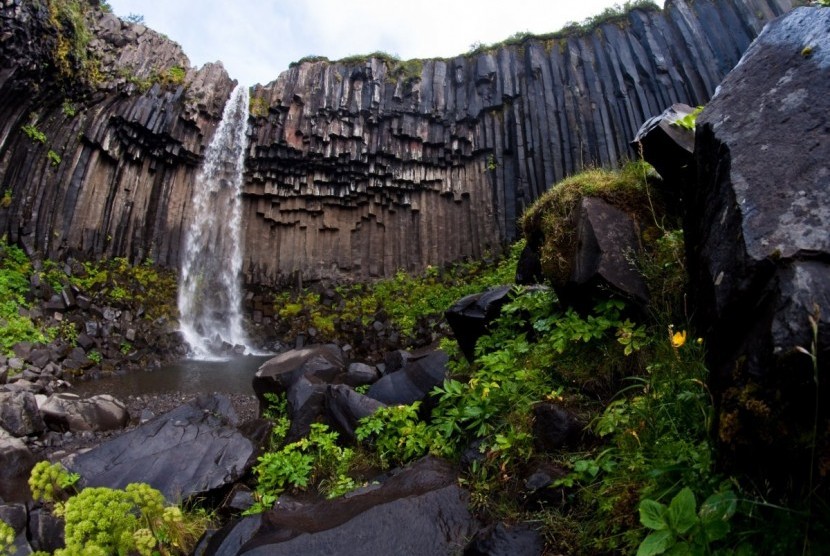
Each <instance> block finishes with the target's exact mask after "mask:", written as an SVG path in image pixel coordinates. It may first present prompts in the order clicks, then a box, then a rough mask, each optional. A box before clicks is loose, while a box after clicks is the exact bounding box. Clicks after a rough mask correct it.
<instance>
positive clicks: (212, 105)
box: [0, 0, 793, 307]
mask: <svg viewBox="0 0 830 556" xmlns="http://www.w3.org/2000/svg"><path fill="white" fill-rule="evenodd" d="M90 4H94V3H83V4H82V5H83V6H87V5H90ZM792 4H793V2H791V0H695V1H694V2H691V1H688V0H672V1H669V2H667V5H666V8H665V10H664V11H656V10H652V9H643V8H638V9H634V10H633V11H631V13H629V14H628V15H627V16H625V17H622V18H620V19H618V20H615V21H608V22H606V23H603V24H600V25H598V26H597V27H596V28H594V29H592V30H588V31H585V32H580V33H573V34H571V35H569V36H562V37H548V38H528V39H526V40H523V41H521V42H520V43H513V44H506V45H504V46H502V47H499V48H493V49H485V50H483V51H480V52H477V53H475V54H461V55H458V56H455V57H452V58H448V59H440V60H418V61H415V60H413V61H409V62H396V61H391V60H383V59H380V58H371V57H367V58H366V59H364V60H357V61H348V62H328V61H317V62H304V63H299V64H296V65H294V66H293V67H291V68H290V69H288V70H287V71H285V72H283V73H282V74H281V75H279V77H278V78H277V79H275V80H274V81H273V82H271V83H269V84H268V85H265V86H256V87H254V89H253V95H252V96H253V104H252V106H253V109H252V110H251V146H250V148H249V149H248V156H247V160H246V164H245V167H246V176H245V191H244V196H243V204H244V208H243V210H244V213H245V214H244V217H243V221H244V222H245V224H246V230H245V234H244V236H245V238H246V239H245V242H246V245H245V246H244V252H245V253H246V257H245V267H244V269H243V272H244V274H245V277H246V279H247V281H248V282H250V283H263V284H274V283H277V282H288V281H289V280H291V279H292V278H296V277H300V278H302V279H308V278H321V277H331V278H336V277H338V276H341V275H343V274H347V275H349V276H352V277H359V278H366V277H373V276H388V275H391V274H393V273H394V272H396V271H397V270H398V269H401V268H403V269H406V270H417V269H422V268H424V267H425V266H426V265H427V264H443V263H445V262H448V261H452V260H458V259H460V258H463V257H465V256H472V257H476V256H479V255H481V254H483V253H484V252H486V251H487V250H493V249H497V248H499V247H500V246H501V245H502V243H503V241H504V240H509V239H512V238H513V237H514V236H515V231H516V226H515V222H516V218H517V217H518V215H520V214H521V213H522V211H523V209H524V208H526V207H527V206H528V205H529V203H531V202H532V201H533V200H534V199H536V198H538V197H539V195H540V194H541V193H542V192H544V191H545V190H547V189H548V188H549V187H550V185H551V184H552V183H555V182H557V181H559V180H561V179H562V178H563V177H565V176H567V175H571V174H573V173H574V172H576V171H578V170H579V169H581V168H583V167H584V166H595V165H601V166H610V165H616V163H617V162H618V161H620V160H622V159H625V158H628V157H629V156H631V155H632V154H633V153H632V152H631V151H630V147H629V146H628V140H629V139H630V138H631V137H633V136H634V133H635V132H636V130H637V128H638V127H639V125H640V123H642V122H643V121H644V120H645V119H646V118H648V117H651V116H653V115H655V114H657V113H659V112H660V111H661V110H662V109H663V108H664V107H666V106H669V105H671V104H672V103H675V102H684V103H686V104H690V105H697V104H703V103H705V102H706V100H707V99H708V98H709V97H710V96H711V94H712V93H713V91H714V88H715V86H716V85H717V83H718V82H719V81H720V80H721V79H722V78H723V76H724V75H725V74H726V73H727V72H728V71H729V70H730V69H731V68H732V67H733V66H734V65H735V64H736V63H737V62H738V60H739V58H740V56H741V53H742V52H743V51H744V50H745V49H746V48H747V46H748V45H749V43H750V42H751V40H752V39H753V38H754V37H755V36H756V35H757V34H758V33H759V32H760V30H761V28H762V27H763V25H764V24H765V23H766V22H767V21H769V20H771V19H773V18H774V17H776V16H778V15H780V14H781V13H783V12H785V11H787V10H789V9H791V7H792ZM0 21H2V23H3V31H4V34H3V40H2V42H1V43H0V60H3V64H4V66H3V67H4V69H3V72H2V74H0V122H4V123H5V127H4V131H5V132H4V133H2V134H0V137H2V141H0V191H10V192H11V204H10V206H9V207H6V208H0V233H6V234H8V237H9V239H10V241H12V242H18V243H21V244H23V245H25V246H26V247H27V249H28V250H29V251H30V252H32V253H34V252H36V251H40V252H42V253H44V254H46V255H47V256H49V257H51V258H56V257H64V258H65V257H70V256H74V257H81V258H96V259H97V258H101V257H103V256H107V257H112V256H125V257H128V258H129V259H130V260H133V261H139V260H143V259H145V258H146V257H147V256H150V255H152V257H153V259H154V260H156V261H157V262H158V263H159V264H162V265H165V266H174V267H175V266H176V265H177V263H178V262H179V258H180V246H181V231H182V224H183V222H184V221H186V218H187V217H188V214H189V212H190V211H189V204H188V194H189V192H190V191H191V189H192V188H193V180H194V179H195V175H196V172H195V171H194V169H195V167H196V166H197V165H198V164H199V162H200V159H201V156H202V152H203V150H204V147H205V145H206V144H207V143H208V142H209V141H210V139H211V138H212V136H213V133H214V130H215V126H216V123H217V120H218V118H219V115H220V114H221V113H222V105H223V104H224V103H225V102H226V100H227V98H228V95H229V93H230V90H231V88H232V86H233V83H232V81H231V80H230V78H229V77H228V75H227V74H226V72H225V71H224V69H223V68H222V67H221V65H218V64H207V65H206V66H204V67H203V68H201V69H200V70H198V71H197V70H196V69H194V68H191V67H190V63H189V61H188V60H187V58H186V57H185V56H184V53H183V52H182V51H181V48H180V47H179V46H178V45H177V44H175V43H173V42H172V41H169V40H167V39H166V38H165V37H163V36H161V35H159V34H158V33H155V32H154V31H152V30H150V29H146V28H144V27H137V26H132V25H130V24H128V23H126V22H123V21H120V20H117V18H114V17H113V16H112V15H111V14H105V13H103V12H101V11H100V10H93V11H91V12H90V13H89V15H88V17H87V18H86V21H85V26H86V27H87V28H88V29H89V31H90V32H91V34H92V36H93V40H92V41H90V51H89V55H90V57H91V58H92V59H94V60H96V62H98V63H99V65H97V66H96V67H97V68H98V69H99V72H98V73H99V75H100V82H98V83H96V84H94V85H91V84H89V83H87V82H85V81H84V79H83V75H84V72H83V71H82V70H83V68H81V67H80V64H74V63H68V66H69V67H66V68H57V67H56V64H55V61H54V59H53V58H54V53H55V52H56V51H57V44H56V41H57V37H58V32H57V30H56V29H55V27H54V23H52V20H51V19H50V17H49V12H48V10H47V9H46V7H45V4H44V3H36V2H6V3H5V4H3V5H2V7H1V8H0ZM67 62H72V60H67ZM173 68H180V69H182V70H184V73H185V76H184V80H183V82H182V83H181V84H180V85H179V84H176V83H173V82H171V80H167V79H164V78H163V76H169V75H170V74H171V70H172V69H173ZM59 70H64V72H63V73H64V74H65V73H67V72H68V73H69V76H67V75H64V74H61V73H60V71H59ZM63 100H67V101H68V105H67V104H65V103H63V102H62V101H63ZM63 106H68V107H70V108H72V107H74V110H73V109H70V110H65V109H64V108H63ZM73 112H74V115H70V114H72V113H73ZM30 118H31V119H30ZM24 125H34V126H35V127H36V128H37V129H38V130H39V131H40V132H42V133H44V134H45V135H46V137H47V138H48V140H47V141H46V142H45V143H39V142H34V141H32V139H30V138H29V137H28V136H27V135H26V134H25V133H23V132H22V131H21V127H22V126H24ZM49 151H54V152H55V153H58V154H59V155H60V159H61V160H60V162H59V163H57V164H56V165H52V163H50V160H49V158H47V154H48V153H49ZM448 238H451V240H450V241H448ZM58 297H59V299H58V300H56V303H58V304H59V306H60V307H65V306H66V303H67V301H70V300H64V299H63V298H62V297H61V296H58ZM76 303H79V304H80V300H79V299H77V298H76Z"/></svg>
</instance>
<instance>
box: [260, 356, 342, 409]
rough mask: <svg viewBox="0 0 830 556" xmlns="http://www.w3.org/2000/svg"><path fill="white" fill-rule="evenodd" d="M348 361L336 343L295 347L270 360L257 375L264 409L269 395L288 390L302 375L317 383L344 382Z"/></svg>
mask: <svg viewBox="0 0 830 556" xmlns="http://www.w3.org/2000/svg"><path fill="white" fill-rule="evenodd" d="M345 374H346V362H345V360H344V358H343V351H342V350H341V349H340V348H339V347H338V346H336V345H334V344H325V345H314V346H309V347H307V348H302V349H292V350H289V351H286V352H285V353H281V354H279V355H277V356H276V357H274V358H273V359H269V360H268V361H266V362H265V363H263V364H262V366H260V368H259V369H258V370H257V372H256V374H255V375H254V380H253V388H254V392H255V393H256V396H257V398H258V399H259V406H260V409H262V408H264V407H267V405H268V401H267V400H266V399H265V394H280V393H287V392H288V389H289V388H290V387H291V386H292V385H293V384H294V383H295V382H297V380H298V379H299V378H300V377H305V378H307V379H308V380H309V381H311V382H313V383H316V384H324V383H336V382H344V380H345V376H344V375H345Z"/></svg>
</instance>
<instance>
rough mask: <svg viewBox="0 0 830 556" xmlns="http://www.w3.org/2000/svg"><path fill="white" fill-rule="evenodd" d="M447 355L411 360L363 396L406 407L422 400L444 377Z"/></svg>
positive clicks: (433, 354)
mask: <svg viewBox="0 0 830 556" xmlns="http://www.w3.org/2000/svg"><path fill="white" fill-rule="evenodd" d="M448 360H449V358H448V357H447V354H446V353H444V352H443V351H441V350H436V351H433V352H429V353H427V354H424V355H420V356H417V357H416V356H413V357H411V358H410V359H409V361H407V363H406V365H405V366H404V367H403V369H401V370H399V371H395V372H394V373H389V374H387V375H385V376H383V377H382V378H381V379H380V380H378V381H377V382H375V383H374V384H373V385H372V386H371V387H370V388H369V390H368V391H367V392H366V395H367V396H369V397H370V398H373V399H375V400H378V401H379V402H381V403H384V404H386V405H400V404H403V405H408V404H411V403H413V402H415V401H419V400H423V399H425V398H426V397H427V395H428V394H429V393H430V392H431V391H432V389H433V388H435V387H436V386H439V385H440V384H443V382H444V379H445V378H446V376H447V361H448Z"/></svg>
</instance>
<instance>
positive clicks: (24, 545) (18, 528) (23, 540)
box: [0, 504, 32, 555]
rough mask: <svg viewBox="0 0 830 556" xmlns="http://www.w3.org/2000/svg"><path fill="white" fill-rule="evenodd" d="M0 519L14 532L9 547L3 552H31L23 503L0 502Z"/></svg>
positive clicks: (21, 553)
mask: <svg viewBox="0 0 830 556" xmlns="http://www.w3.org/2000/svg"><path fill="white" fill-rule="evenodd" d="M0 521H3V522H4V523H6V524H7V525H9V526H10V527H11V528H12V529H13V530H14V533H15V537H14V542H13V543H12V546H11V547H10V548H11V549H10V550H9V551H8V552H4V554H20V555H24V554H31V553H32V547H31V546H30V545H29V541H28V539H27V536H26V531H27V522H28V518H27V512H26V506H25V504H0Z"/></svg>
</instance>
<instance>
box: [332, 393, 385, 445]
mask: <svg viewBox="0 0 830 556" xmlns="http://www.w3.org/2000/svg"><path fill="white" fill-rule="evenodd" d="M385 406H386V404H383V403H381V402H379V401H377V400H375V399H373V398H370V397H369V396H364V395H363V394H360V393H358V392H355V391H354V389H352V388H351V387H349V386H346V385H345V384H335V385H333V386H329V387H328V389H327V390H326V415H327V416H328V420H329V422H331V424H332V425H334V427H335V428H336V429H337V430H338V431H340V433H341V434H343V435H344V436H345V437H346V438H349V439H350V440H354V439H355V433H354V431H355V429H356V428H357V427H358V424H359V422H360V420H361V419H362V418H364V417H368V416H369V415H372V414H373V413H374V412H375V411H377V410H378V409H380V408H382V407H385Z"/></svg>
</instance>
